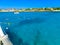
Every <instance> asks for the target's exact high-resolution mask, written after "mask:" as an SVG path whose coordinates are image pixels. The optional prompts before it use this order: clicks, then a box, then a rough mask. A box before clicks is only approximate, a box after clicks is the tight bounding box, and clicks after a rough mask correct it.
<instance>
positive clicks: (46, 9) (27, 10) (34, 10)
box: [0, 8, 60, 12]
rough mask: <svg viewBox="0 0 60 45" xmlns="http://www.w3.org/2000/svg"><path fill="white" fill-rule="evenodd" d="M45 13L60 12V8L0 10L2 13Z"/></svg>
mask: <svg viewBox="0 0 60 45" xmlns="http://www.w3.org/2000/svg"><path fill="white" fill-rule="evenodd" d="M44 11H52V12H56V11H60V8H26V9H0V12H44Z"/></svg>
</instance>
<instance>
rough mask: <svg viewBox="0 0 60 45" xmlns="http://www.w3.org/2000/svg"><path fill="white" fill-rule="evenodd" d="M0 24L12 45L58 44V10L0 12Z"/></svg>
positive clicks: (59, 35) (59, 42)
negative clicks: (16, 12) (15, 12)
mask: <svg viewBox="0 0 60 45" xmlns="http://www.w3.org/2000/svg"><path fill="white" fill-rule="evenodd" d="M0 25H1V26H2V28H3V30H4V31H6V33H7V34H8V35H9V38H10V40H11V41H12V43H13V44H14V45H60V12H20V13H19V14H14V13H13V12H0ZM6 27H9V29H8V30H7V29H5V28H6Z"/></svg>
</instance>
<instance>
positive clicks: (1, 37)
mask: <svg viewBox="0 0 60 45" xmlns="http://www.w3.org/2000/svg"><path fill="white" fill-rule="evenodd" d="M0 42H1V43H0V44H1V45H2V44H3V45H13V44H12V42H11V41H10V40H9V38H8V34H4V32H3V30H2V27H1V26H0Z"/></svg>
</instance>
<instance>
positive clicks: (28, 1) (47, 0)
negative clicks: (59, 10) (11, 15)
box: [0, 0, 60, 8]
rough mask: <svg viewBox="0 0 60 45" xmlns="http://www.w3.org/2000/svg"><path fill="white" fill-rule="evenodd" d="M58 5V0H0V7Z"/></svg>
mask: <svg viewBox="0 0 60 45" xmlns="http://www.w3.org/2000/svg"><path fill="white" fill-rule="evenodd" d="M41 7H60V1H59V0H0V8H41Z"/></svg>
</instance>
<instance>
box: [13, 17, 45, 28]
mask: <svg viewBox="0 0 60 45" xmlns="http://www.w3.org/2000/svg"><path fill="white" fill-rule="evenodd" d="M45 21H46V20H45V19H44V18H43V19H41V18H34V19H26V20H23V21H20V22H19V23H18V24H16V25H15V26H14V27H19V26H22V25H26V24H34V23H43V22H45Z"/></svg>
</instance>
